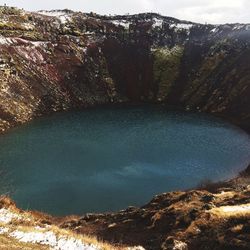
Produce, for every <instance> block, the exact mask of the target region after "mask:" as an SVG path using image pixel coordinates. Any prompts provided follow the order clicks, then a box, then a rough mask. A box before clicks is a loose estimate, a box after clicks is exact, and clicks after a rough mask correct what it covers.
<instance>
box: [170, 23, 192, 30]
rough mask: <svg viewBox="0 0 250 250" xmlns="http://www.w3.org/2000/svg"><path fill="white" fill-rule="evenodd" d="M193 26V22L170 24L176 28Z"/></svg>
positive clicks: (182, 28) (188, 28)
mask: <svg viewBox="0 0 250 250" xmlns="http://www.w3.org/2000/svg"><path fill="white" fill-rule="evenodd" d="M192 27H193V24H188V23H177V24H171V25H170V28H174V29H176V30H190V29H191V28H192Z"/></svg>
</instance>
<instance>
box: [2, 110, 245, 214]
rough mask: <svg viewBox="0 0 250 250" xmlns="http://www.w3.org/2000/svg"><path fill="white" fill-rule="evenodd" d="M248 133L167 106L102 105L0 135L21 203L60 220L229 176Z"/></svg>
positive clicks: (238, 164)
mask: <svg viewBox="0 0 250 250" xmlns="http://www.w3.org/2000/svg"><path fill="white" fill-rule="evenodd" d="M249 149H250V139H249V136H248V135H247V134H246V133H244V132H243V131H241V130H239V129H237V128H236V127H234V126H232V125H230V124H228V123H225V122H224V121H221V120H219V119H217V118H213V117H211V116H207V115H202V114H190V113H182V112H177V111H166V109H165V108H163V107H158V106H143V107H116V108H114V107H112V108H110V107H104V108H94V109H88V110H85V111H78V112H68V113H61V114H56V115H52V116H50V117H46V118H42V119H38V120H36V121H35V122H32V123H29V124H27V125H24V126H21V127H19V128H17V129H14V130H12V131H11V132H9V133H7V134H5V135H3V136H1V137H0V165H1V167H2V168H4V170H5V171H6V172H7V173H8V180H11V182H12V187H13V194H12V197H13V198H14V199H15V201H16V202H17V204H18V206H21V207H22V208H25V209H26V208H27V209H37V210H41V211H45V212H49V213H52V214H56V215H64V214H72V213H76V214H83V213H85V212H103V211H111V210H118V209H122V208H125V207H127V206H129V205H143V204H144V203H146V202H148V201H149V200H150V199H151V198H152V197H153V195H155V194H159V193H162V192H166V191H172V190H179V189H186V188H191V187H195V186H197V185H198V184H199V183H200V182H201V181H203V180H206V179H210V180H213V181H217V180H222V179H226V178H229V177H231V176H233V175H235V174H237V173H238V172H239V171H240V170H242V169H244V168H245V167H246V165H247V164H248V163H249V162H250V150H249Z"/></svg>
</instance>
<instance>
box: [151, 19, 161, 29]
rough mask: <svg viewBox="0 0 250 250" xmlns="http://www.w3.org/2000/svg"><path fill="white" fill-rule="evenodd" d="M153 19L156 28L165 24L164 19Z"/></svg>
mask: <svg viewBox="0 0 250 250" xmlns="http://www.w3.org/2000/svg"><path fill="white" fill-rule="evenodd" d="M153 21H154V24H153V28H156V27H160V28H162V24H163V20H162V19H158V18H154V19H153Z"/></svg>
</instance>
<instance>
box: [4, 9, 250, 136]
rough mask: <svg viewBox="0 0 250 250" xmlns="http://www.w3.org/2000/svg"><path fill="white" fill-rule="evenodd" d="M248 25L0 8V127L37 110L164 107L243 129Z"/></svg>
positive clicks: (249, 87) (249, 103) (249, 68)
mask: <svg viewBox="0 0 250 250" xmlns="http://www.w3.org/2000/svg"><path fill="white" fill-rule="evenodd" d="M249 38H250V25H248V24H230V25H229V24H228V25H218V26H215V25H202V24H196V23H191V22H186V21H180V20H177V19H174V18H170V17H163V16H160V15H157V14H152V13H145V14H139V15H133V16H99V15H97V14H94V13H91V14H83V13H80V12H72V11H69V10H64V11H50V12H46V11H43V12H39V13H32V12H26V11H23V10H19V9H15V8H8V7H1V8H0V50H1V54H0V130H1V131H4V130H6V129H7V128H9V127H11V126H14V125H16V124H19V123H23V122H26V121H28V120H30V119H32V118H33V117H36V116H39V115H41V114H44V113H48V112H52V111H59V110H68V109H71V108H75V107H78V108H79V107H85V106H88V105H95V104H102V103H118V102H127V101H129V102H132V101H133V102H141V101H145V102H164V103H167V104H173V105H177V106H180V107H183V108H185V109H187V110H198V111H204V112H211V113H217V114H219V115H221V116H225V117H227V118H228V119H231V120H233V121H234V122H236V123H237V124H239V125H241V126H242V127H244V128H246V129H249V128H250V127H249V124H250V115H249V108H250V99H249V94H250V84H249V81H250V39H249Z"/></svg>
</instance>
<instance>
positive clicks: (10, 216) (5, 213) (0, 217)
mask: <svg viewBox="0 0 250 250" xmlns="http://www.w3.org/2000/svg"><path fill="white" fill-rule="evenodd" d="M21 218H22V217H21V216H20V215H18V214H16V213H13V212H11V211H10V210H8V209H6V208H1V209H0V223H3V224H9V223H10V222H12V220H17V219H21Z"/></svg>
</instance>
